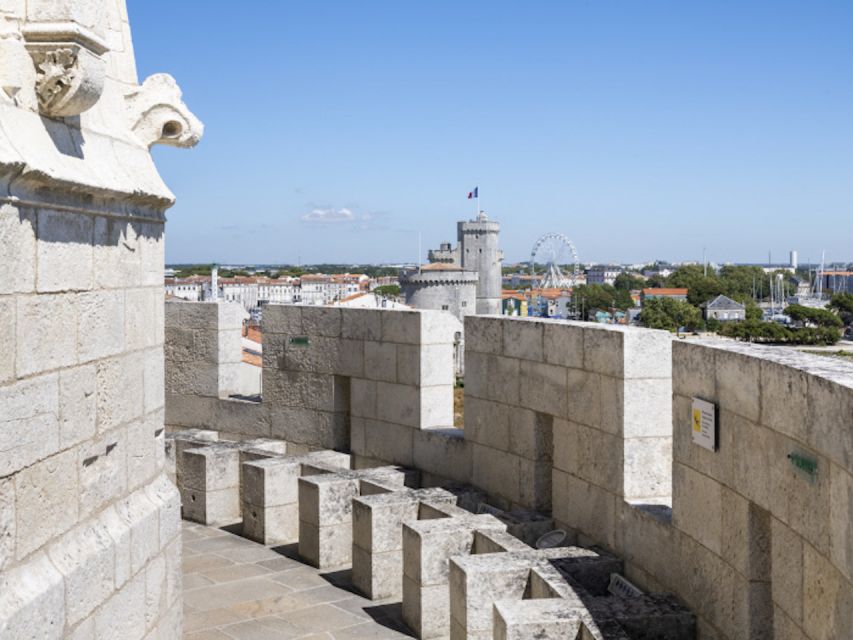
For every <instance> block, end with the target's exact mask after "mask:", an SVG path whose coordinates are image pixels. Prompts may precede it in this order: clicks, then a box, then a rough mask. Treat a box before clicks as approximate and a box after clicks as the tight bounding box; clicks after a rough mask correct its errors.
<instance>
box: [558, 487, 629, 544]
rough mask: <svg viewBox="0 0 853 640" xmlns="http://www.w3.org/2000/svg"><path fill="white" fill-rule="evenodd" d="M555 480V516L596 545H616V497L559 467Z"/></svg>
mask: <svg viewBox="0 0 853 640" xmlns="http://www.w3.org/2000/svg"><path fill="white" fill-rule="evenodd" d="M552 482H553V485H552V492H553V505H554V519H555V520H557V521H559V522H564V523H566V524H567V525H569V526H570V527H572V528H573V529H576V530H578V531H579V532H581V533H583V534H584V535H586V536H588V537H589V538H590V539H592V540H594V541H595V543H596V544H599V545H602V546H604V547H605V548H608V549H614V548H616V503H617V496H616V495H615V494H613V493H610V492H608V491H605V490H604V489H602V488H600V487H598V486H596V485H594V484H590V483H588V482H585V481H583V480H581V479H580V478H575V477H574V476H570V475H568V474H564V473H562V472H559V471H556V470H555V471H554V473H553V477H552Z"/></svg>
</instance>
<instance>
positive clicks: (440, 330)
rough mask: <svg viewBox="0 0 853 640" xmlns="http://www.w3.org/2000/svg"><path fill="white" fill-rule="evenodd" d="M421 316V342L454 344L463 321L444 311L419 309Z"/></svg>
mask: <svg viewBox="0 0 853 640" xmlns="http://www.w3.org/2000/svg"><path fill="white" fill-rule="evenodd" d="M418 313H419V314H420V316H421V337H420V341H419V342H420V344H422V345H433V344H453V342H454V338H455V336H456V334H457V333H460V332H461V331H462V323H461V322H459V320H457V319H456V318H455V317H454V316H453V315H451V314H449V313H446V312H442V311H419V312H418Z"/></svg>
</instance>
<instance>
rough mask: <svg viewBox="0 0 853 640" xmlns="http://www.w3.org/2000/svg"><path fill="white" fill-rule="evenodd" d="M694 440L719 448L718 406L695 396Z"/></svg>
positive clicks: (699, 443) (711, 447)
mask: <svg viewBox="0 0 853 640" xmlns="http://www.w3.org/2000/svg"><path fill="white" fill-rule="evenodd" d="M692 422H693V442H694V444H698V445H699V446H700V447H705V448H706V449H710V450H711V451H716V450H717V408H716V407H715V406H714V404H713V403H711V402H707V401H705V400H700V399H699V398H693V419H692Z"/></svg>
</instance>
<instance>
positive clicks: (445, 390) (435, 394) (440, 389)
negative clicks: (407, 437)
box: [416, 385, 453, 429]
mask: <svg viewBox="0 0 853 640" xmlns="http://www.w3.org/2000/svg"><path fill="white" fill-rule="evenodd" d="M452 425H453V387H452V386H451V385H441V386H437V387H420V422H419V424H417V425H416V427H417V428H420V429H433V428H436V427H450V426H452Z"/></svg>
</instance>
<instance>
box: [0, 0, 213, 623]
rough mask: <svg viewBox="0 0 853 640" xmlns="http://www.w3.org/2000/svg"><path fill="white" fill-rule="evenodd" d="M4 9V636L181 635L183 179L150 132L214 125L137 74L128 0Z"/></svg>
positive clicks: (47, 1)
mask: <svg viewBox="0 0 853 640" xmlns="http://www.w3.org/2000/svg"><path fill="white" fill-rule="evenodd" d="M0 21H2V23H3V26H2V34H0V80H2V86H3V88H4V91H3V92H2V99H0V344H2V346H0V637H2V638H40V639H50V638H65V637H74V638H87V637H88V638H92V637H101V638H107V637H122V638H134V639H141V638H155V637H168V638H177V637H179V636H180V626H181V595H180V591H181V578H180V575H181V572H180V540H179V525H180V513H179V500H178V495H177V492H176V490H175V488H174V486H173V485H172V484H171V483H170V482H169V481H168V479H167V478H166V476H165V474H164V473H163V466H164V448H163V437H164V434H163V432H164V424H163V423H164V418H163V415H164V413H163V412H164V391H163V379H164V366H163V340H164V332H163V294H162V281H163V227H164V222H165V215H164V212H165V210H166V209H167V208H168V207H169V206H170V205H171V204H172V202H173V197H172V194H171V193H170V192H169V191H168V189H167V188H166V187H165V185H163V183H162V181H161V180H160V177H159V175H158V174H157V171H156V169H155V167H154V165H153V162H152V161H151V156H150V153H149V146H150V145H151V144H154V143H156V142H158V141H160V139H161V137H162V135H163V132H162V128H161V126H160V121H159V118H161V117H165V118H170V119H173V120H174V121H175V122H176V126H178V127H184V128H183V129H181V131H183V132H184V133H187V134H188V135H192V136H195V140H197V139H198V136H199V135H200V129H198V128H197V129H193V127H194V126H195V125H196V124H197V125H198V127H200V126H201V125H200V123H198V122H197V121H196V120H195V119H194V116H192V115H191V114H190V113H189V111H187V110H186V108H185V107H184V106H183V103H181V102H180V90H179V89H178V88H177V85H175V84H174V81H173V80H171V78H168V80H167V77H166V76H159V79H157V78H158V77H155V80H154V81H153V83H146V85H147V87H148V88H147V89H143V87H141V86H140V85H139V84H138V83H137V80H136V73H135V68H134V60H133V48H132V43H131V39H130V27H129V25H128V18H127V10H126V7H125V2H124V1H123V0H87V1H83V0H67V1H65V2H55V1H53V0H31V1H29V2H26V3H24V2H16V1H13V2H9V1H0ZM68 51H70V52H72V54H73V55H68V53H67V52H68ZM45 59H52V60H54V61H55V62H56V63H57V68H55V69H54V71H56V73H57V74H59V76H58V81H57V84H56V85H55V86H52V87H46V86H43V85H42V84H41V81H40V80H39V79H38V78H37V77H36V64H37V63H38V61H39V60H42V61H43V60H45ZM158 83H159V84H160V87H161V88H163V87H166V85H168V92H167V93H159V90H152V87H153V86H154V85H155V84H158ZM154 94H157V95H156V96H155V95H154ZM167 94H168V95H167ZM135 99H140V100H143V101H148V102H157V103H158V104H159V105H160V107H159V110H158V111H157V113H156V114H154V113H152V112H149V111H148V110H147V108H144V109H139V108H138V107H140V105H141V103H139V102H137V103H136V106H133V100H135ZM179 111H180V112H181V113H178V112H179ZM181 114H183V115H181ZM179 118H180V119H181V121H180V123H178V119H179ZM191 120H192V121H193V122H191ZM143 130H144V131H143ZM181 135H183V134H181ZM181 141H182V142H187V141H186V140H184V139H183V138H181ZM173 142H175V143H177V142H178V136H176V138H175V139H174V140H173Z"/></svg>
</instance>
